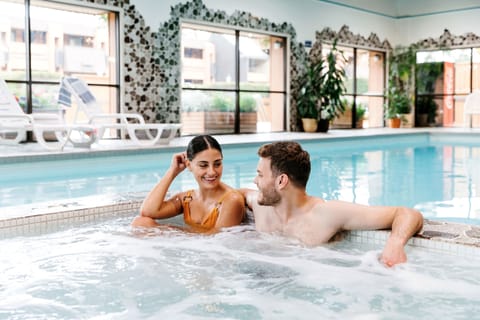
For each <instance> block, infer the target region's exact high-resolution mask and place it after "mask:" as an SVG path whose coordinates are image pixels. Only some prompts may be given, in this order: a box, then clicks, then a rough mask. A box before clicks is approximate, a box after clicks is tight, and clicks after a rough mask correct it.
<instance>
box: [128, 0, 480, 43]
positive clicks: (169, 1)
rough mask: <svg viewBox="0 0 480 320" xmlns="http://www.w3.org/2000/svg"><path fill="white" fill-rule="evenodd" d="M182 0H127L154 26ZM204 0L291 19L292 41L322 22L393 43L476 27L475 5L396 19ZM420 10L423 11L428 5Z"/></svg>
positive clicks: (287, 0)
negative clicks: (460, 9)
mask: <svg viewBox="0 0 480 320" xmlns="http://www.w3.org/2000/svg"><path fill="white" fill-rule="evenodd" d="M409 1H410V3H413V0H409ZM435 1H438V0H435ZM449 1H454V0H449ZM463 1H464V2H465V1H466V2H468V1H467V0H463ZM469 1H472V0H469ZM185 2H187V0H185V1H181V0H161V1H156V0H131V2H130V3H131V4H133V5H135V7H136V9H137V10H138V11H139V12H140V14H142V16H143V17H144V19H145V21H146V23H147V25H149V26H150V27H151V29H152V31H155V30H157V29H158V27H159V26H160V24H161V23H163V22H165V21H167V20H168V19H169V18H170V7H171V6H174V5H175V4H178V3H185ZM203 3H204V4H205V5H206V6H207V8H209V9H215V10H223V11H225V12H226V13H227V14H232V13H233V12H234V11H235V10H240V11H247V12H250V13H252V14H253V15H256V16H258V17H264V18H267V19H268V20H269V21H271V22H274V23H283V22H287V23H291V24H292V25H293V27H294V28H295V30H296V32H297V40H298V41H301V42H303V41H305V40H312V41H314V40H315V31H321V30H322V29H323V28H325V27H330V28H331V29H332V30H333V31H339V30H340V28H341V27H342V26H343V25H348V26H349V27H350V31H351V32H353V33H354V34H359V35H361V36H364V37H368V36H369V35H370V34H371V33H376V34H377V36H378V37H379V38H380V41H383V40H385V39H387V40H388V41H389V42H390V44H392V45H396V44H405V45H408V44H411V43H413V42H417V41H419V40H421V39H425V38H429V37H432V38H435V39H437V38H438V37H439V36H440V35H441V34H442V33H443V30H444V29H449V31H450V32H451V33H452V35H454V36H459V35H462V34H464V33H467V32H476V30H480V19H479V17H480V9H472V10H469V11H458V12H451V13H442V14H433V15H425V16H417V17H415V18H404V19H395V18H390V17H388V16H383V15H380V14H378V15H377V14H372V13H368V12H363V11H360V10H355V9H350V8H348V7H345V6H340V5H334V4H331V3H327V2H322V1H318V0H242V1H226V0H203ZM357 3H358V2H357ZM467 4H468V3H467ZM465 5H466V4H465ZM421 9H422V10H423V11H422V12H425V11H426V10H427V8H421ZM437 9H438V8H437V7H435V10H437ZM443 9H447V8H446V7H445V8H443ZM397 10H398V8H397ZM419 10H420V9H419ZM435 10H434V9H432V10H431V12H432V11H435ZM476 33H477V34H479V33H480V32H478V31H477V32H476Z"/></svg>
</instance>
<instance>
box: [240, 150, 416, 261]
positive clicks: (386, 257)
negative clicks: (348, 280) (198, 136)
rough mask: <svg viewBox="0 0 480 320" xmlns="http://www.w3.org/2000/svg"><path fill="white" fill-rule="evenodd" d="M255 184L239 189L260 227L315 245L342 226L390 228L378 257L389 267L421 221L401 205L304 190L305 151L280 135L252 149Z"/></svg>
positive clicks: (400, 256)
mask: <svg viewBox="0 0 480 320" xmlns="http://www.w3.org/2000/svg"><path fill="white" fill-rule="evenodd" d="M258 155H259V156H260V160H259V162H258V166H257V176H256V177H255V180H254V182H255V184H256V185H257V187H258V191H255V190H250V189H242V190H241V191H242V193H243V194H244V196H245V199H246V204H247V206H248V207H249V208H250V209H251V210H252V211H253V214H254V217H255V226H256V229H257V230H258V231H261V232H280V233H282V234H284V235H286V236H290V237H294V238H297V239H299V240H301V241H302V242H303V243H305V244H307V245H318V244H321V243H326V242H328V241H329V240H331V239H332V238H333V237H334V236H335V235H336V234H337V233H338V232H339V231H342V230H359V229H364V230H374V229H391V230H392V231H391V234H390V236H389V238H388V240H387V242H386V244H385V247H384V250H383V252H382V255H381V258H380V260H381V262H382V263H384V264H385V265H386V266H388V267H391V266H393V265H395V264H398V263H402V262H405V261H406V260H407V257H406V254H405V250H404V246H405V244H406V243H407V241H408V239H410V237H412V236H413V235H414V234H415V233H417V232H418V231H419V230H420V229H421V228H422V226H423V216H422V214H421V213H420V212H418V211H417V210H414V209H410V208H405V207H388V206H367V205H361V204H355V203H350V202H344V201H336V200H332V201H326V200H323V199H321V198H318V197H313V196H309V195H308V194H307V193H306V186H307V181H308V178H309V175H310V168H311V165H310V156H309V154H308V152H307V151H305V150H303V149H302V147H301V146H300V144H298V143H297V142H294V141H281V142H274V143H270V144H266V145H263V146H262V147H260V149H259V150H258Z"/></svg>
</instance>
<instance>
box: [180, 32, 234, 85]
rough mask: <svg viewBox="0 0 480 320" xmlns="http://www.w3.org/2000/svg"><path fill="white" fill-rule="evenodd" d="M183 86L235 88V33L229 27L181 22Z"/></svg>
mask: <svg viewBox="0 0 480 320" xmlns="http://www.w3.org/2000/svg"><path fill="white" fill-rule="evenodd" d="M181 39H182V40H181V59H182V85H183V87H185V88H186V87H188V88H212V89H213V88H216V89H219V88H222V89H228V88H230V89H234V88H235V79H236V75H235V34H234V32H233V31H232V30H228V29H219V28H214V27H207V26H200V25H194V26H193V25H190V24H182V36H181Z"/></svg>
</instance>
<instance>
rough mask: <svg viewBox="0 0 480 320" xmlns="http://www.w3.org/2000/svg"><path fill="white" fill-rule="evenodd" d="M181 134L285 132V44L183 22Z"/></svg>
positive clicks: (266, 36)
mask: <svg viewBox="0 0 480 320" xmlns="http://www.w3.org/2000/svg"><path fill="white" fill-rule="evenodd" d="M181 30H182V31H181V32H182V34H181V39H182V40H181V48H182V50H181V52H182V53H183V54H182V73H181V74H182V96H181V101H182V105H181V122H182V134H184V135H191V134H201V133H248V132H271V131H284V130H285V128H286V94H287V93H286V72H287V71H286V70H287V68H286V49H287V48H286V43H287V42H286V41H287V38H286V37H283V36H278V35H269V34H262V33H255V32H250V31H244V30H235V29H228V28H223V27H220V26H213V25H200V24H194V23H186V22H184V23H182V28H181Z"/></svg>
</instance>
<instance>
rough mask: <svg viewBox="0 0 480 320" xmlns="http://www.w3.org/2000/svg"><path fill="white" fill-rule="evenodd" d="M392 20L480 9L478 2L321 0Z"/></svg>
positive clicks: (456, 0)
mask: <svg viewBox="0 0 480 320" xmlns="http://www.w3.org/2000/svg"><path fill="white" fill-rule="evenodd" d="M319 1H321V2H326V3H332V4H337V5H341V6H345V7H348V8H353V9H358V10H361V11H366V12H370V13H374V14H378V15H383V16H388V17H391V18H398V19H401V18H408V17H419V16H426V15H434V14H439V13H446V12H460V11H467V10H472V9H480V2H479V1H478V0H319Z"/></svg>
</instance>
